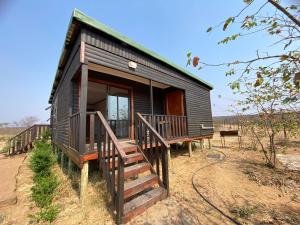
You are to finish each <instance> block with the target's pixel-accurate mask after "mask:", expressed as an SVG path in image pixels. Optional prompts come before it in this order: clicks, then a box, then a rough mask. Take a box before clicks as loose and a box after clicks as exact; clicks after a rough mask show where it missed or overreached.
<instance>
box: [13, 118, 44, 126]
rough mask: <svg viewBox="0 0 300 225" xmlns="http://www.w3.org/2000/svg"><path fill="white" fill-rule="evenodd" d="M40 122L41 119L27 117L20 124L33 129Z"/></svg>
mask: <svg viewBox="0 0 300 225" xmlns="http://www.w3.org/2000/svg"><path fill="white" fill-rule="evenodd" d="M38 121H39V118H38V117H36V116H27V117H25V118H23V119H22V120H21V121H20V122H19V123H18V124H19V125H20V126H22V127H31V126H32V125H34V124H35V123H37V122H38Z"/></svg>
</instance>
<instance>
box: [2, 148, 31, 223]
mask: <svg viewBox="0 0 300 225" xmlns="http://www.w3.org/2000/svg"><path fill="white" fill-rule="evenodd" d="M28 159H29V158H28V157H26V155H25V154H23V155H17V156H14V157H8V158H2V159H0V184H1V185H0V189H1V190H0V195H1V196H3V195H4V196H6V198H7V197H8V196H13V197H14V198H15V201H13V202H9V203H8V204H6V205H5V206H3V207H0V224H3V225H25V224H29V223H30V219H29V215H30V214H33V213H34V203H33V202H31V201H30V193H31V191H30V189H31V187H32V171H31V169H30V168H29V167H28ZM4 183H5V185H2V184H4ZM6 188H7V189H6ZM3 189H5V190H3Z"/></svg>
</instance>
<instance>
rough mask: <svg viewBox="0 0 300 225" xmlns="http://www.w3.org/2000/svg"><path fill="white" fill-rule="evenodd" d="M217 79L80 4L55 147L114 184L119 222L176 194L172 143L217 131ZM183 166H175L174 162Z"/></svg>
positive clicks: (64, 69) (64, 71)
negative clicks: (170, 170) (142, 41)
mask: <svg viewBox="0 0 300 225" xmlns="http://www.w3.org/2000/svg"><path fill="white" fill-rule="evenodd" d="M211 90H212V86H211V85H210V84H209V83H207V82H205V81H204V80H202V79H200V78H199V77H197V76H194V75H193V74H191V73H190V72H188V71H186V70H184V69H182V68H181V67H179V66H177V65H175V64H174V63H172V62H170V61H168V60H167V59H165V58H163V57H161V56H159V55H158V54H156V53H154V52H153V51H150V50H148V49H147V48H145V47H144V46H142V45H140V44H138V43H136V42H134V41H132V40H131V39H129V38H127V37H125V36H124V35H122V34H120V33H118V32H116V31H114V30H112V29H111V28H109V27H108V26H106V25H104V24H102V23H101V22H99V21H96V20H95V19H93V18H91V17H89V16H87V15H85V14H84V13H82V12H80V11H79V10H77V9H75V10H74V11H73V14H72V18H71V21H70V24H69V27H68V30H67V34H66V38H65V42H64V46H63V49H62V52H61V56H60V59H59V63H58V68H57V72H56V75H55V79H54V82H53V87H52V91H51V94H50V98H49V103H50V104H51V129H52V143H53V147H54V151H55V152H56V153H57V152H60V154H62V158H63V157H65V158H67V159H68V160H69V163H70V164H75V165H76V166H77V167H79V168H80V169H81V181H80V198H81V199H82V201H83V202H84V198H85V197H84V196H85V192H86V186H87V182H88V170H89V163H91V161H93V162H95V161H96V162H97V164H98V165H99V170H101V171H102V174H103V177H104V179H105V180H106V183H107V189H108V193H110V196H111V203H112V204H111V205H112V208H113V212H114V213H115V214H116V215H115V216H116V221H117V223H118V224H121V223H126V222H128V221H129V220H130V219H131V218H133V217H134V216H136V215H138V214H140V213H142V212H143V211H144V210H145V209H147V208H148V207H150V206H151V205H153V204H154V203H155V202H157V201H159V200H161V199H164V198H166V197H167V196H168V195H169V194H170V189H172V187H169V174H168V161H169V158H170V155H169V152H170V145H171V144H174V143H179V142H180V143H182V142H185V143H187V146H189V149H191V142H192V141H195V140H203V139H204V138H211V137H212V135H213V127H212V113H211V102H210V91H211ZM174 166H176V165H174Z"/></svg>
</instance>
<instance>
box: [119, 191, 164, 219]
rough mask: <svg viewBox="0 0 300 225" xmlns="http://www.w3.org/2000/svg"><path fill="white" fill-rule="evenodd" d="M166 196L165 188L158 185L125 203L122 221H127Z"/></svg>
mask: <svg viewBox="0 0 300 225" xmlns="http://www.w3.org/2000/svg"><path fill="white" fill-rule="evenodd" d="M166 196H167V192H166V190H165V189H164V188H162V187H158V188H155V189H152V190H150V191H148V192H146V193H145V194H143V195H140V196H139V197H137V198H134V199H133V200H131V201H129V202H127V203H125V204H124V216H123V223H127V222H128V221H129V220H130V219H131V218H133V217H135V216H137V215H139V214H141V213H143V212H144V211H146V209H147V208H149V207H150V206H152V205H154V204H155V203H156V202H157V201H159V200H162V199H164V198H165V197H166Z"/></svg>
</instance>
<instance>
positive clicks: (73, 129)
mask: <svg viewBox="0 0 300 225" xmlns="http://www.w3.org/2000/svg"><path fill="white" fill-rule="evenodd" d="M79 123H80V113H79V112H78V113H75V114H73V115H71V116H70V131H69V145H70V147H71V148H72V149H74V150H76V151H79Z"/></svg>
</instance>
